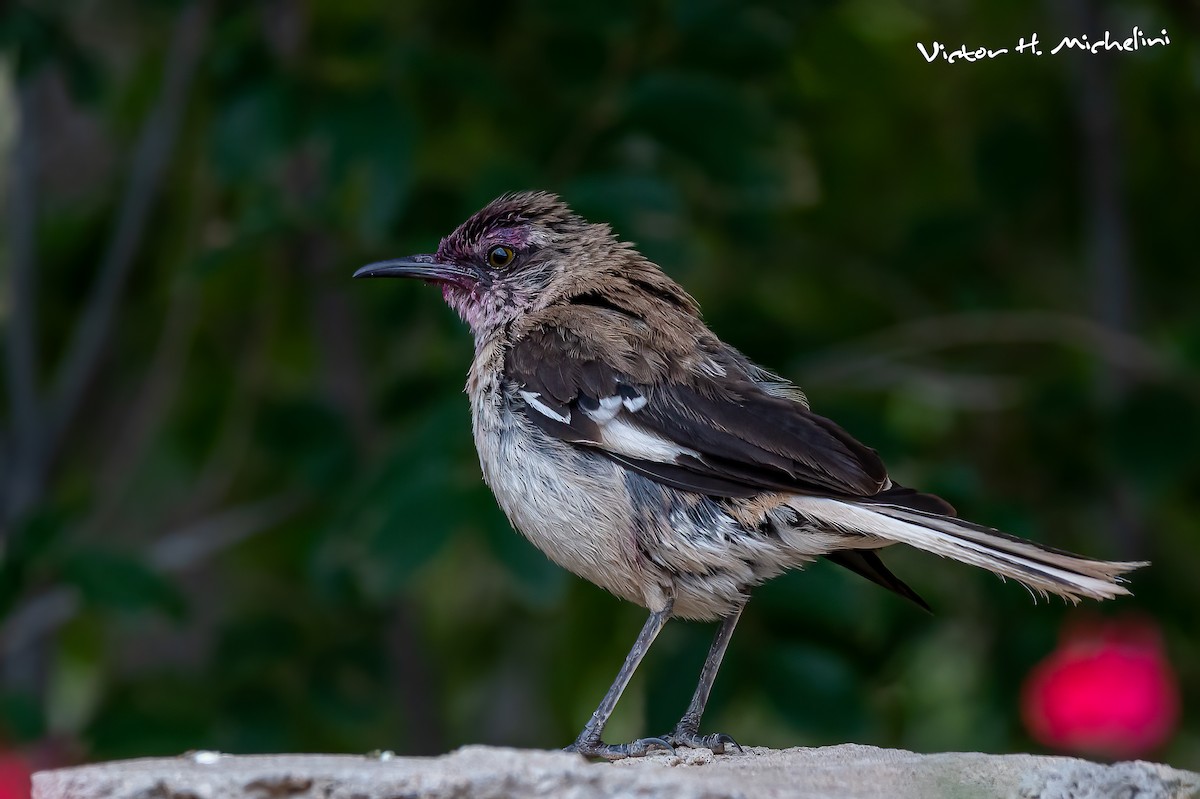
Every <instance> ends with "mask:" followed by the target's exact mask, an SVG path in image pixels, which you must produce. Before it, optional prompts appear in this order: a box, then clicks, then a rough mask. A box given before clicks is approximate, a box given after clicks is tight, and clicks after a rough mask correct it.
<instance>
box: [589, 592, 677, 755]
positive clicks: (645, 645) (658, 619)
mask: <svg viewBox="0 0 1200 799" xmlns="http://www.w3.org/2000/svg"><path fill="white" fill-rule="evenodd" d="M670 615H671V606H670V605H667V607H666V609H664V610H662V611H660V612H658V613H651V614H650V618H648V619H646V623H645V624H644V625H643V626H642V631H641V632H640V633H638V637H637V640H636V641H634V642H633V649H630V650H629V654H628V655H626V656H625V663H624V665H622V666H621V670H620V671H619V672H617V679H615V680H614V681H613V684H612V687H611V688H609V689H608V693H606V694H605V695H604V699H602V700H600V707H598V708H596V712H595V713H593V714H592V718H591V719H590V720H589V721H588V723H587V726H585V727H584V728H583V732H581V733H579V737H578V738H576V739H575V743H573V744H571V745H570V746H568V747H567V748H566V751H568V752H578V753H579V754H581V755H587V756H589V757H602V758H604V759H605V760H620V759H621V758H624V757H640V756H642V755H644V754H646V753H647V752H649V751H650V750H651V749H654V748H656V747H657V748H659V749H666V750H668V751H673V750H672V749H671V746H670V744H668V743H667V742H666V741H664V740H663V739H661V738H641V739H639V740H637V741H633V742H632V743H627V744H606V743H604V742H602V741H601V740H600V736H602V735H603V734H604V725H606V724H608V719H609V717H610V716H611V715H612V713H613V709H615V708H616V706H617V700H619V699H620V698H621V694H622V693H623V692H624V691H625V687H626V686H627V685H629V681H630V679H632V678H633V673H634V672H635V671H637V667H638V664H639V663H641V662H642V658H643V657H645V656H646V652H648V651H649V650H650V644H652V643H654V639H655V638H657V637H658V634H659V633H660V632H662V628H663V627H664V626H666V623H667V619H668V618H669V617H670Z"/></svg>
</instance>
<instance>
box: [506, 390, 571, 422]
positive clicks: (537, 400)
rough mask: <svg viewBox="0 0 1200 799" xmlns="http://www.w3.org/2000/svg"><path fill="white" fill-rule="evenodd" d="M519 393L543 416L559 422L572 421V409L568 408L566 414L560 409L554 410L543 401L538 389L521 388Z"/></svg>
mask: <svg viewBox="0 0 1200 799" xmlns="http://www.w3.org/2000/svg"><path fill="white" fill-rule="evenodd" d="M517 393H518V394H520V395H521V398H522V399H524V400H525V402H527V403H529V407H530V408H533V409H534V410H535V411H537V412H538V413H540V414H541V415H542V416H548V417H550V418H551V419H554V420H555V421H557V422H562V423H563V424H570V423H571V411H570V410H568V411H567V412H566V413H565V414H561V413H559V412H558V411H556V410H554V409H553V408H551V407H550V406H549V405H547V404H546V403H544V402H542V400H541V396H542V395H541V394H539V393H537V392H536V391H525V390H520V391H518V392H517Z"/></svg>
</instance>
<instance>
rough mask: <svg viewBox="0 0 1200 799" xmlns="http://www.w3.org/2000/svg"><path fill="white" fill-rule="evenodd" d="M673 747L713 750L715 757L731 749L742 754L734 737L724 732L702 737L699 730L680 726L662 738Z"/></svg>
mask: <svg viewBox="0 0 1200 799" xmlns="http://www.w3.org/2000/svg"><path fill="white" fill-rule="evenodd" d="M662 740H664V741H666V742H667V743H669V744H670V745H671V746H682V747H687V748H689V749H711V750H712V752H713V754H714V755H723V754H725V753H726V752H727V751H728V750H730V749H736V750H737V751H738V754H741V752H742V746H741V744H739V743H738V742H737V741H735V740H733V738H732V737H730V736H728V735H726V734H725V733H723V732H713V733H709V734H708V735H701V734H700V733H699V732H698V731H697V730H692V729H688V728H686V727H684V726H682V725H681V726H678V727H676V728H675V729H674V730H672V731H671V732H669V733H667V734H666V735H664V736H663V737H662Z"/></svg>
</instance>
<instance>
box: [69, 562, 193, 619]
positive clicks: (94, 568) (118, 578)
mask: <svg viewBox="0 0 1200 799" xmlns="http://www.w3.org/2000/svg"><path fill="white" fill-rule="evenodd" d="M61 569H62V576H63V578H64V579H65V580H66V581H67V582H68V583H69V584H70V585H73V586H75V587H76V588H78V589H79V591H80V593H82V595H83V599H84V602H86V603H87V604H89V605H94V606H96V607H100V608H105V609H111V610H119V611H122V612H125V613H137V612H145V611H154V612H157V613H163V614H165V615H167V616H168V617H170V618H172V619H175V620H176V621H180V620H182V619H183V618H184V614H185V611H186V607H187V603H186V601H185V600H184V598H183V596H182V594H181V593H180V592H179V589H178V588H177V587H176V586H175V585H174V584H173V583H172V582H171V581H170V580H168V579H167V578H166V577H164V576H163V575H161V574H159V573H158V572H156V571H153V570H152V569H150V568H149V567H147V566H146V565H145V564H144V563H142V562H141V561H139V560H137V559H135V558H133V557H130V556H128V555H123V554H120V553H117V552H112V551H107V550H102V549H84V548H79V549H77V550H75V551H74V552H72V553H71V554H70V555H69V556H68V557H67V558H66V559H65V560H64V561H63V563H62V566H61Z"/></svg>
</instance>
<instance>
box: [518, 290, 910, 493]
mask: <svg viewBox="0 0 1200 799" xmlns="http://www.w3.org/2000/svg"><path fill="white" fill-rule="evenodd" d="M575 310H576V313H579V314H582V313H585V312H592V313H594V314H598V315H604V314H608V313H610V312H607V311H604V310H603V309H592V308H587V309H584V308H576V309H575ZM593 325H594V327H595V328H596V330H597V332H596V333H595V334H594V335H593V336H592V337H588V336H585V335H583V334H581V333H580V332H579V330H580V329H585V328H583V327H581V328H579V329H570V330H569V329H566V328H564V327H562V326H561V325H558V326H553V327H551V326H545V327H541V328H536V327H535V328H534V329H532V330H530V331H528V332H526V333H525V334H524V335H523V336H522V337H520V338H519V339H518V340H517V341H516V342H514V343H513V344H512V346H511V347H510V349H509V350H508V352H507V356H506V360H505V373H506V376H507V377H508V379H509V380H510V381H512V385H511V387H510V388H511V390H512V391H514V392H515V393H517V394H518V395H520V396H522V397H524V398H525V400H526V402H525V407H524V410H525V413H526V414H527V416H528V418H529V419H530V420H531V421H532V422H533V423H534V424H536V425H537V426H538V427H540V428H541V429H542V430H543V431H545V432H546V433H547V434H549V435H552V436H555V437H557V438H560V439H562V440H564V441H569V442H572V443H577V444H583V445H589V446H592V447H595V448H596V449H598V450H600V451H601V452H604V453H605V454H607V455H609V457H612V458H613V459H614V460H617V461H618V462H620V463H622V464H623V465H625V466H626V467H627V468H629V469H631V470H633V471H635V472H638V473H640V474H643V475H645V476H647V477H650V478H651V479H654V480H657V481H659V482H661V483H664V484H666V485H671V486H674V487H676V488H683V489H686V490H691V491H696V492H698V493H705V494H710V495H714V496H727V497H745V496H753V495H754V494H755V493H758V492H761V491H763V490H772V491H794V492H803V493H816V494H834V495H840V496H854V497H868V496H874V495H876V494H878V493H879V492H880V491H881V490H883V489H884V487H885V486H887V485H888V480H887V472H886V470H885V469H884V466H883V463H882V462H881V461H880V460H879V457H878V455H876V453H875V451H874V450H872V449H870V448H868V447H866V446H864V445H862V444H860V443H859V442H858V441H856V440H855V439H854V438H853V437H851V436H850V435H849V434H848V433H846V432H845V431H844V430H842V429H841V428H840V427H838V426H837V425H836V424H834V423H833V422H831V421H830V420H828V419H826V418H824V417H822V416H818V415H816V414H814V413H812V412H811V411H809V410H808V409H807V408H806V407H805V406H804V405H802V404H800V403H799V402H796V401H794V400H792V399H789V398H787V397H781V396H776V395H773V394H770V393H768V392H767V391H766V390H765V389H764V388H763V387H762V386H761V385H759V384H757V383H756V382H754V381H753V380H752V379H751V378H750V377H749V376H748V375H747V374H746V373H745V371H744V370H742V369H741V368H740V366H739V364H738V362H737V361H736V359H734V358H733V357H727V358H724V359H723V360H720V361H717V362H716V363H718V365H719V366H720V367H721V369H720V370H713V369H711V368H710V369H708V370H702V369H695V368H685V367H682V366H681V365H680V364H678V363H667V362H665V361H664V362H662V363H657V364H656V363H651V362H650V361H649V360H648V359H649V358H651V357H657V353H656V351H655V350H654V348H652V347H649V346H646V342H642V341H632V342H631V341H629V340H628V339H627V338H626V337H624V336H623V335H622V333H621V332H620V331H615V330H614V328H613V325H611V324H609V325H605V324H604V323H603V320H601V321H594V322H593ZM586 329H590V327H589V328H586ZM626 332H628V331H626ZM648 353H650V354H648ZM720 355H721V353H720V351H716V352H715V354H711V356H712V357H719V356H720ZM682 357H686V354H684V355H683V356H682ZM722 370H723V371H724V372H725V373H724V374H723V375H722V374H720V372H721V371H722ZM602 406H603V407H604V411H605V412H601V411H600V409H601V408H602ZM614 408H616V410H615V411H614V410H613V409H614ZM630 442H633V443H630ZM646 442H650V443H651V444H653V446H647V448H646V451H643V450H642V449H641V448H640V447H642V446H643V445H646Z"/></svg>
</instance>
